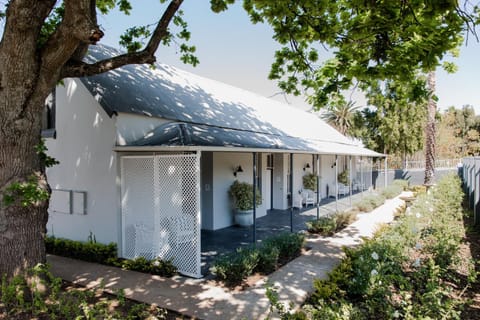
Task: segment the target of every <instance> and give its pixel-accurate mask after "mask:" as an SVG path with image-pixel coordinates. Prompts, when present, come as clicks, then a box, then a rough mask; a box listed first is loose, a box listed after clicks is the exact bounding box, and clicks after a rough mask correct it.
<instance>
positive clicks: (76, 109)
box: [46, 79, 120, 243]
mask: <svg viewBox="0 0 480 320" xmlns="http://www.w3.org/2000/svg"><path fill="white" fill-rule="evenodd" d="M114 122H115V121H114V119H112V118H109V117H108V115H107V114H106V113H105V112H104V111H103V109H102V108H101V107H100V106H99V105H98V103H97V101H95V100H94V98H93V97H92V96H91V95H90V94H89V93H88V92H87V90H86V89H85V87H84V86H83V84H82V83H81V82H80V81H79V80H73V79H66V80H65V85H64V86H59V87H57V105H56V131H57V138H56V139H51V138H48V139H46V145H47V147H48V154H49V155H51V156H53V157H55V158H56V159H57V160H58V161H60V164H58V165H56V166H54V167H52V168H49V169H48V171H47V176H48V181H49V183H50V186H51V187H52V189H66V190H77V191H86V214H84V215H83V214H79V213H75V214H68V213H59V212H53V210H52V209H54V208H58V207H59V205H60V204H59V202H62V201H64V200H65V199H64V198H63V199H61V197H60V196H59V195H58V193H57V194H55V192H54V194H53V196H52V200H51V204H50V210H49V212H50V214H49V220H48V224H47V228H48V233H49V234H54V235H55V236H57V237H66V238H70V239H73V240H83V241H85V240H87V237H88V236H89V233H90V232H92V233H93V234H94V235H95V237H96V240H97V241H98V242H102V243H108V242H117V241H118V240H119V234H120V233H119V225H120V216H119V211H118V203H117V188H116V176H117V164H116V155H115V153H114V152H113V151H112V148H113V146H114V145H115V123H114ZM62 197H63V196H62Z"/></svg>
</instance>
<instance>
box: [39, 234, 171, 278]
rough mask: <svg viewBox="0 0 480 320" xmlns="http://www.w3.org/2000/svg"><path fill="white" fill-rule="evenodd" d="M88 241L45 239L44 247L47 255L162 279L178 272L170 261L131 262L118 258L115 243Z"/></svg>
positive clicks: (138, 259) (137, 260)
mask: <svg viewBox="0 0 480 320" xmlns="http://www.w3.org/2000/svg"><path fill="white" fill-rule="evenodd" d="M90 239H91V240H90V241H88V242H82V241H74V240H69V239H63V238H55V237H46V239H45V247H46V251H47V253H51V254H55V255H59V256H63V257H68V258H72V259H78V260H83V261H88V262H95V263H100V264H106V265H110V266H115V267H119V268H122V269H125V270H132V271H139V272H145V273H150V274H155V275H159V276H163V277H172V276H173V275H175V274H176V273H177V271H178V270H177V268H176V267H175V266H174V265H173V263H172V261H169V260H161V259H154V260H147V259H145V258H143V257H138V258H135V259H133V260H128V259H122V258H118V257H117V245H116V244H115V243H110V244H101V243H97V242H95V241H94V240H93V239H94V238H93V237H90Z"/></svg>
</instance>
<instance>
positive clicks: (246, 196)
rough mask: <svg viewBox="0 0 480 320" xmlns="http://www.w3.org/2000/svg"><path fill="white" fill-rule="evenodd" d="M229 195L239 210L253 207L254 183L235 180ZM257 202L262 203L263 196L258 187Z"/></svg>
mask: <svg viewBox="0 0 480 320" xmlns="http://www.w3.org/2000/svg"><path fill="white" fill-rule="evenodd" d="M228 194H229V196H230V197H231V198H232V199H233V202H234V205H235V208H236V209H238V210H242V211H244V210H252V209H253V185H252V184H250V183H247V182H239V181H238V180H235V181H234V182H233V184H232V185H231V186H230V189H229V190H228ZM256 204H257V206H259V205H261V204H262V196H261V194H260V191H259V190H258V188H257V189H256Z"/></svg>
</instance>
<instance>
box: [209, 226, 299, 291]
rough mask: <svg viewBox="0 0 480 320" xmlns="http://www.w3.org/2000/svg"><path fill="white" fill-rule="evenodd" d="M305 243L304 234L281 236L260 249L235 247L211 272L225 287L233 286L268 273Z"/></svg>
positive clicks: (286, 260) (265, 241)
mask: <svg viewBox="0 0 480 320" xmlns="http://www.w3.org/2000/svg"><path fill="white" fill-rule="evenodd" d="M304 242H305V236H304V235H303V234H298V233H283V234H280V235H278V236H275V237H271V238H268V239H265V240H264V241H263V243H262V245H261V246H259V247H253V246H251V247H242V248H237V250H236V251H235V252H232V253H228V254H225V255H222V256H220V257H219V258H217V259H216V260H215V262H214V263H213V266H212V267H211V268H210V271H211V272H212V273H213V274H214V275H215V277H216V278H217V279H219V280H221V281H224V282H225V284H227V285H228V286H235V285H238V284H240V283H241V282H242V281H244V280H245V279H246V278H247V277H248V276H250V275H251V274H253V273H254V272H259V273H262V274H268V273H271V272H273V271H275V270H276V269H277V268H278V266H279V265H282V264H284V263H287V262H288V261H290V260H292V259H294V258H296V257H297V256H299V255H300V253H301V250H302V248H303V244H304Z"/></svg>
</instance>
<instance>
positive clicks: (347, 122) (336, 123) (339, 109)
mask: <svg viewBox="0 0 480 320" xmlns="http://www.w3.org/2000/svg"><path fill="white" fill-rule="evenodd" d="M356 109H358V107H356V106H355V102H353V101H348V102H345V101H343V102H341V103H338V104H335V105H333V106H332V107H330V108H329V109H328V110H327V111H326V112H325V113H323V114H322V116H321V117H322V119H324V120H325V121H327V123H328V124H329V125H331V126H332V127H334V128H335V129H337V130H338V131H339V132H340V133H341V134H343V135H348V136H351V135H352V134H351V132H350V131H351V129H352V127H353V117H354V115H355V110H356Z"/></svg>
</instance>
